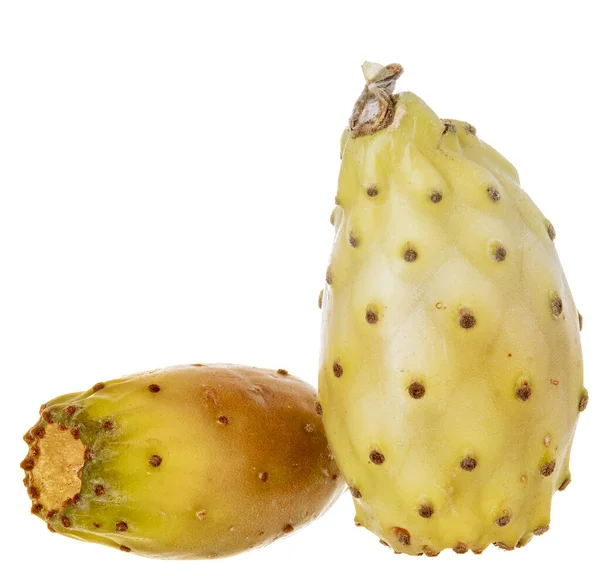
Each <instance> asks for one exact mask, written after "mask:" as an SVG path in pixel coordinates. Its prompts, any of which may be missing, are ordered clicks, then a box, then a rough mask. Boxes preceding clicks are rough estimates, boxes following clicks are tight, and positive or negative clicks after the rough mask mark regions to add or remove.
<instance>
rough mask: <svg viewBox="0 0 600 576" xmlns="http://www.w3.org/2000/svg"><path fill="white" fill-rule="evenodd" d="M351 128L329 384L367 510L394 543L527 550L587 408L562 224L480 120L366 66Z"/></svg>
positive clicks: (328, 329)
mask: <svg viewBox="0 0 600 576" xmlns="http://www.w3.org/2000/svg"><path fill="white" fill-rule="evenodd" d="M364 70H365V76H366V77H367V82H368V84H367V87H366V88H365V91H364V92H363V94H362V95H361V97H360V99H359V101H358V102H357V104H356V106H355V109H354V112H353V114H352V117H351V120H350V127H349V129H348V130H346V132H345V133H344V136H343V138H342V164H341V171H340V176H339V188H338V193H337V198H336V204H337V206H336V208H335V210H334V213H333V216H332V222H333V224H334V226H335V243H334V246H333V252H332V255H331V262H330V266H329V268H328V270H327V274H326V286H325V289H324V292H323V294H322V297H321V298H320V302H321V305H322V308H323V325H322V349H321V363H320V372H319V395H320V400H321V403H322V411H323V419H324V425H325V431H326V434H327V437H328V440H329V443H330V446H331V448H332V451H333V455H334V457H335V459H336V462H337V464H338V466H339V467H340V470H341V472H342V474H343V476H344V477H345V479H346V481H347V482H348V484H349V486H350V491H351V493H352V495H353V497H354V502H355V507H356V520H357V522H358V523H360V524H361V525H363V526H365V527H366V528H368V529H369V530H371V531H372V532H374V533H375V534H377V535H378V536H379V537H380V538H381V539H382V540H383V541H384V542H387V543H388V544H389V545H390V546H391V547H392V548H393V549H394V550H395V551H397V552H403V553H408V554H422V553H423V554H426V555H429V556H435V555H437V554H438V553H439V552H440V551H441V550H443V549H446V548H451V549H454V550H455V551H456V552H458V553H463V552H466V551H467V550H472V551H473V552H477V553H478V552H480V551H482V550H483V549H484V548H486V547H487V546H488V545H489V544H491V543H494V544H497V545H498V546H500V547H501V548H504V549H512V548H513V547H516V546H522V545H524V544H526V543H527V542H528V541H529V540H530V538H531V536H532V535H534V534H541V533H543V532H545V531H546V530H547V528H548V526H549V523H550V503H551V498H552V495H553V493H554V492H555V491H556V490H557V489H558V490H561V489H564V488H565V487H566V485H567V484H568V483H569V481H570V473H569V455H570V450H571V443H572V440H573V435H574V431H575V426H576V422H577V419H578V415H579V412H580V411H582V410H583V409H585V407H586V404H587V398H588V396H587V392H586V390H585V389H584V387H583V367H582V356H581V347H580V339H579V330H580V321H581V317H580V316H579V314H578V312H577V309H576V308H575V305H574V303H573V298H572V296H571V292H570V291H569V287H568V285H567V281H566V279H565V276H564V274H563V271H562V269H561V265H560V263H559V259H558V256H557V253H556V250H555V247H554V238H555V232H554V228H553V227H552V225H551V224H550V222H549V221H548V220H547V219H546V218H544V216H543V215H542V214H541V212H540V211H539V210H538V208H537V207H536V206H535V205H534V203H533V202H532V201H531V200H530V198H529V197H528V196H527V194H526V193H525V192H524V191H523V190H522V189H521V188H520V186H519V178H518V175H517V172H516V170H515V168H514V167H513V166H512V165H511V164H510V163H509V162H508V161H507V160H505V159H504V158H503V157H502V156H501V155H500V154H499V153H497V152H496V151H495V150H493V149H492V148H490V147H489V146H487V145H486V144H484V143H483V142H482V141H481V140H479V138H478V137H477V136H476V134H475V129H474V128H473V127H472V126H471V125H470V124H467V123H465V122H459V121H453V120H441V119H439V118H438V117H437V116H436V115H435V114H434V113H433V112H432V110H431V109H430V108H428V107H427V105H426V104H425V103H424V102H423V101H422V100H420V99H419V98H418V97H417V96H415V95H414V94H411V93H408V92H405V93H401V94H398V95H394V94H392V91H393V87H394V82H395V80H396V79H397V78H398V76H399V75H400V73H401V72H402V68H401V67H400V66H398V65H391V66H388V67H385V68H384V67H381V66H377V65H372V64H367V65H365V67H364Z"/></svg>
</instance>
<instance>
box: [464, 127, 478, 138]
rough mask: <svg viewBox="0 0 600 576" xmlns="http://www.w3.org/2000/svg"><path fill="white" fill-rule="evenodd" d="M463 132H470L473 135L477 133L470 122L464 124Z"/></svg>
mask: <svg viewBox="0 0 600 576" xmlns="http://www.w3.org/2000/svg"><path fill="white" fill-rule="evenodd" d="M465 132H466V133H467V134H472V135H473V136H475V135H476V134H477V129H476V128H475V126H473V125H472V124H466V125H465Z"/></svg>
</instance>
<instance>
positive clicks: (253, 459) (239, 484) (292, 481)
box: [28, 359, 346, 559]
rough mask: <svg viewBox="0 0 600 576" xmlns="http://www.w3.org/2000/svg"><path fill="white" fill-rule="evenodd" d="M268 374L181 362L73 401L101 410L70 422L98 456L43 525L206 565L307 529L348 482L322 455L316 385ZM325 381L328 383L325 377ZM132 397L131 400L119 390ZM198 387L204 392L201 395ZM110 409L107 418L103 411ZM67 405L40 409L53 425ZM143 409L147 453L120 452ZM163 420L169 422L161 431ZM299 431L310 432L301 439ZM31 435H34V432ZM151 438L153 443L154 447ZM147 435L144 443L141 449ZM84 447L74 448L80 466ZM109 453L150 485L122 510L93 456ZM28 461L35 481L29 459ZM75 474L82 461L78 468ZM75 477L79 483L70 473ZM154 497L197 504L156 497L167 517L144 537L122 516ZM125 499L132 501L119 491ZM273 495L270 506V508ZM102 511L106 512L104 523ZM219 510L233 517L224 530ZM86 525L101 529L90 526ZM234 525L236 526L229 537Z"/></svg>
mask: <svg viewBox="0 0 600 576" xmlns="http://www.w3.org/2000/svg"><path fill="white" fill-rule="evenodd" d="M332 361H333V359H332ZM276 371H277V367H276V366H275V367H274V368H269V369H268V370H261V369H258V368H250V367H240V366H232V365H220V366H219V365H205V366H204V367H203V368H202V369H199V368H197V367H192V366H181V367H176V368H173V369H172V370H171V369H168V370H166V371H162V372H161V373H160V375H159V377H160V380H158V379H157V378H158V376H157V374H156V373H153V374H151V375H148V374H147V373H141V374H140V375H134V376H132V377H127V378H124V379H123V380H122V381H119V380H117V381H112V380H111V381H110V382H108V383H107V384H106V389H105V390H104V391H103V392H101V393H99V396H101V399H100V398H98V397H93V396H92V395H88V396H85V395H82V397H81V399H78V400H77V402H76V405H77V412H76V413H75V416H78V414H79V412H80V411H81V413H82V414H89V413H93V410H89V408H88V407H89V406H95V405H96V404H95V403H97V402H100V403H101V404H102V406H103V408H106V409H105V410H104V411H101V412H100V413H99V414H100V415H99V416H98V419H96V420H93V421H89V423H88V421H87V420H86V419H85V418H82V419H81V421H78V423H77V424H78V426H79V427H80V430H81V438H80V440H79V441H78V442H82V441H86V442H87V441H88V438H90V437H91V436H92V437H93V438H94V442H93V443H91V442H90V443H89V446H90V448H91V449H93V451H94V453H95V459H94V460H92V461H91V462H88V463H86V464H85V471H84V473H83V483H84V489H80V488H79V486H77V489H74V490H73V491H72V492H69V493H67V494H65V495H64V497H63V498H61V500H60V502H59V503H58V504H57V506H56V507H52V508H53V509H55V510H54V511H53V512H52V514H53V515H55V517H54V518H53V519H52V520H51V524H52V526H53V527H54V528H56V530H57V531H58V532H59V533H60V532H63V533H64V532H67V531H68V532H69V533H73V535H77V536H79V535H80V534H83V535H85V534H89V539H90V540H93V541H94V542H103V543H105V544H106V545H109V546H112V547H113V548H115V549H118V548H119V546H120V545H121V544H122V545H126V544H127V546H128V547H129V545H131V548H132V553H135V554H140V555H146V556H151V557H161V558H172V559H176V558H187V557H196V558H205V557H207V556H208V555H209V554H214V553H215V552H216V553H218V555H219V557H222V556H230V555H233V554H237V553H239V552H243V551H245V550H247V549H248V548H250V547H252V548H255V547H260V546H264V545H266V544H268V543H269V542H271V541H272V540H273V539H274V538H275V537H276V536H282V535H283V534H284V533H285V532H288V531H289V530H290V529H291V527H293V529H294V532H295V531H297V530H298V529H299V528H301V527H302V526H304V525H306V524H307V523H308V522H310V521H311V519H312V518H314V517H316V516H319V515H320V513H321V512H322V511H323V510H325V509H327V508H328V507H329V506H330V504H331V503H332V502H333V501H334V500H335V499H336V498H337V497H338V496H339V495H340V494H341V493H342V492H343V490H345V488H346V485H345V483H344V482H343V481H342V478H341V476H340V475H339V470H338V468H337V466H336V464H335V462H334V461H333V460H330V459H329V453H328V446H327V440H326V437H325V431H324V428H323V422H322V418H321V417H320V416H319V415H318V414H317V402H318V398H317V394H316V391H315V388H314V387H313V386H311V385H309V384H307V383H305V382H302V381H301V380H299V379H298V378H295V377H294V376H292V375H287V376H285V377H284V376H282V375H279V376H278V375H277V372H276ZM329 374H330V377H331V378H333V376H332V374H331V372H329ZM153 382H160V386H161V392H160V393H158V394H153V393H151V392H150V391H149V390H148V386H149V385H150V384H152V383H153ZM129 390H130V391H131V392H132V394H131V395H128V394H127V393H128V391H129ZM257 390H258V393H257ZM207 391H210V392H211V395H209V396H207V394H206V392H207ZM121 393H123V394H124V395H125V396H126V397H127V398H128V402H129V401H130V400H134V402H133V405H132V406H129V405H128V406H126V407H125V406H119V402H120V395H121ZM113 396H115V398H114V399H113ZM113 401H114V406H115V407H114V410H113V408H112V407H111V405H110V404H111V402H113ZM68 402H69V400H67V402H64V400H63V401H58V402H55V403H54V404H53V403H49V404H48V409H49V410H51V411H52V413H53V414H56V415H57V417H58V415H59V414H60V416H61V417H63V416H64V415H63V409H64V407H65V406H67V403H68ZM72 402H73V401H72ZM136 402H139V405H137V404H136ZM74 403H75V402H74ZM119 408H120V409H119ZM130 408H131V409H132V410H133V414H130V411H129V409H130ZM140 408H143V409H144V410H145V411H146V412H145V413H143V414H147V417H148V421H149V425H148V429H141V430H139V434H141V436H139V437H138V439H139V444H138V445H139V446H142V447H144V446H147V452H146V451H145V450H146V448H141V449H140V450H138V449H137V448H136V449H135V450H130V451H129V452H128V453H127V452H125V453H124V452H123V451H124V450H127V449H128V448H127V446H124V443H123V436H125V437H126V438H128V436H127V435H128V434H130V433H131V420H130V418H131V417H132V415H133V417H135V418H137V415H139V414H140V413H142V412H141V410H140ZM223 415H226V416H227V417H228V420H229V424H228V425H227V426H221V425H220V424H217V423H216V422H217V420H218V418H219V417H220V416H223ZM35 418H38V416H37V414H36V416H35ZM106 418H111V419H115V422H116V424H115V427H114V430H111V431H107V430H105V429H104V427H103V425H104V422H105V419H106ZM152 418H160V419H161V421H160V422H159V424H158V427H159V429H161V427H162V429H167V430H169V434H170V435H172V436H173V438H174V439H175V440H177V441H176V442H171V441H169V444H168V445H167V444H166V443H163V442H162V440H164V439H163V438H162V437H161V436H160V435H159V434H157V433H156V432H155V429H154V424H153V421H152ZM165 422H167V423H168V424H169V426H165ZM44 425H46V424H45V423H44ZM307 425H308V426H309V428H310V430H311V432H310V433H307V431H306V428H305V427H306V426H307ZM52 426H54V427H55V432H57V433H58V434H60V435H64V436H65V438H66V439H67V440H68V441H69V442H75V440H74V438H73V437H72V436H71V432H70V429H69V430H63V431H60V430H58V425H57V424H54V425H47V430H48V433H47V434H46V440H48V439H50V440H51V439H52V435H53V432H52V429H51V428H52ZM32 437H33V438H35V435H34V434H33V432H32ZM155 438H156V439H157V440H158V442H154V439H155ZM146 439H148V440H150V443H149V444H146ZM37 442H38V440H37V438H35V439H34V440H33V442H32V444H33V443H35V444H36V445H37ZM41 445H42V453H41V455H40V457H43V454H44V449H43V442H42V443H41ZM107 448H110V449H107ZM84 450H85V447H82V449H81V454H80V456H81V460H80V463H81V464H82V463H83V462H84ZM112 450H117V451H119V453H118V455H117V458H125V457H126V458H128V459H130V460H129V462H130V463H131V468H130V469H128V470H129V472H131V473H135V474H138V475H139V476H138V480H137V481H139V483H140V486H143V485H146V486H147V487H148V492H147V493H144V491H143V490H140V491H139V493H136V494H135V498H134V500H135V501H131V502H130V503H129V504H127V506H125V507H122V506H121V504H120V498H121V497H122V494H121V493H120V486H121V484H120V480H119V477H118V475H117V476H116V477H113V476H110V475H105V472H104V470H105V469H104V467H103V466H104V464H103V463H101V460H102V459H110V458H112V456H111V452H112ZM152 456H159V457H161V458H162V459H163V460H162V463H161V465H160V466H159V467H158V468H155V467H152V465H151V464H150V462H149V461H150V458H151V457H152ZM181 464H185V467H186V470H187V471H188V474H187V476H188V477H187V480H186V479H183V478H181V475H179V474H177V473H175V474H174V473H173V472H174V470H175V471H176V470H177V467H178V466H179V465H181ZM33 465H34V467H35V468H34V471H33V474H34V475H35V471H36V470H37V467H38V461H37V460H36V461H35V462H34V463H33ZM78 467H79V464H78V465H77V466H75V468H78ZM323 471H326V472H327V474H324V472H323ZM261 472H265V473H268V479H266V474H265V475H264V476H262V479H266V482H263V481H262V479H261V478H260V477H259V474H261ZM207 473H209V475H211V477H212V478H213V480H212V483H210V482H208V481H207V478H206V476H207ZM28 475H29V473H28ZM73 476H74V478H77V475H76V473H75V470H74V471H73ZM334 478H337V479H336V480H334ZM186 482H187V483H186ZM32 485H35V486H36V487H39V488H40V492H41V496H42V498H43V494H44V491H43V486H42V485H41V484H40V483H39V482H38V481H37V478H36V479H35V482H33V483H32ZM290 486H291V487H293V490H291V489H290ZM190 487H191V488H192V490H190ZM156 489H161V490H164V491H165V492H166V493H171V494H176V493H177V490H180V491H182V490H186V494H188V493H191V497H193V498H194V499H193V500H189V499H187V496H186V498H183V500H182V501H181V506H180V499H178V498H168V499H167V500H165V502H166V503H165V504H164V506H166V508H165V509H164V511H165V512H166V514H165V516H164V517H161V518H160V522H161V529H160V530H152V531H151V532H150V534H149V533H148V532H147V530H148V524H147V523H146V520H145V519H144V518H143V517H142V516H138V515H137V513H135V514H134V515H133V516H130V514H132V512H128V511H127V510H134V511H135V510H139V509H140V508H138V507H142V509H145V508H143V507H144V506H148V505H149V502H150V504H151V503H152V502H153V500H152V499H153V498H154V497H155V496H154V495H155V492H153V491H155V490H156ZM196 489H197V490H198V491H197V492H194V490H196ZM79 493H81V494H82V497H81V501H80V503H79V505H78V507H77V508H75V507H74V506H73V505H71V506H70V507H68V508H67V509H66V510H63V509H62V508H61V505H62V504H63V502H65V501H66V500H67V499H68V498H71V499H72V501H73V502H74V500H75V495H76V494H79ZM126 497H127V498H129V499H130V498H131V497H132V496H131V494H127V495H126ZM196 497H197V499H195V498H196ZM274 499H276V501H277V506H273V500H274ZM42 503H43V502H42ZM98 507H99V508H98ZM188 507H189V508H191V509H190V510H188ZM47 510H50V508H47V507H44V509H43V510H42V511H40V514H39V515H40V516H41V517H43V518H44V522H45V521H46V515H47V512H46V511H47ZM94 510H97V511H98V513H97V514H95V513H94ZM99 510H109V511H110V512H109V513H108V514H107V515H106V514H105V513H104V512H100V511H99ZM199 510H206V518H205V519H204V520H201V519H200V517H198V516H196V515H197V513H198V511H199ZM155 511H156V510H155ZM240 511H242V512H243V513H241V512H240ZM222 513H224V514H226V515H227V516H228V517H230V518H234V519H235V520H234V521H232V522H230V523H224V522H222V521H221V520H220V518H221V517H222V516H221V514H222ZM100 514H101V515H100ZM63 515H64V516H66V517H67V518H68V519H69V521H70V522H71V524H72V526H71V527H70V528H69V529H68V530H67V529H66V528H64V527H63V526H62V523H61V517H62V516H63ZM184 518H189V521H188V520H184ZM48 520H50V519H49V518H48ZM94 522H96V523H97V524H102V527H100V528H96V527H94V526H93V523H94ZM118 522H125V523H126V524H127V525H128V530H127V531H126V532H121V531H119V530H118V529H117V528H116V525H117V523H118ZM232 525H233V526H235V530H234V531H233V532H229V528H230V527H231V526H232ZM288 525H289V527H286V526H288ZM163 527H164V530H163ZM261 532H262V534H261ZM131 542H134V543H133V544H132V543H131ZM128 543H129V544H128Z"/></svg>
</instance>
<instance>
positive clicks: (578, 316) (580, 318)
mask: <svg viewBox="0 0 600 576" xmlns="http://www.w3.org/2000/svg"><path fill="white" fill-rule="evenodd" d="M577 319H578V320H579V331H580V332H581V331H582V330H583V316H582V315H581V312H579V310H577Z"/></svg>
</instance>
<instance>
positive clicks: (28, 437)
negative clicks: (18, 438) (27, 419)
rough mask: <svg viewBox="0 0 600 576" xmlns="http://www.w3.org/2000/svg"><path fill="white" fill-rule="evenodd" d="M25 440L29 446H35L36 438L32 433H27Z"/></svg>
mask: <svg viewBox="0 0 600 576" xmlns="http://www.w3.org/2000/svg"><path fill="white" fill-rule="evenodd" d="M23 440H24V441H25V442H26V443H27V444H33V442H34V440H35V436H34V435H33V434H32V433H31V432H26V433H25V434H24V436H23Z"/></svg>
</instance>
